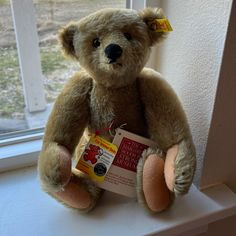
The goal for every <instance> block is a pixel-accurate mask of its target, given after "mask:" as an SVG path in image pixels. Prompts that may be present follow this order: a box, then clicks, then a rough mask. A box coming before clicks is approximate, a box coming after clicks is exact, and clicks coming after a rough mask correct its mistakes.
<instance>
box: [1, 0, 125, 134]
mask: <svg viewBox="0 0 236 236" xmlns="http://www.w3.org/2000/svg"><path fill="white" fill-rule="evenodd" d="M33 3H34V8H35V15H36V21H37V30H38V36H39V46H40V56H41V66H42V71H43V75H44V81H43V82H44V88H45V96H46V101H47V103H48V104H52V103H53V102H54V101H55V98H56V97H57V95H58V94H59V93H60V91H61V90H62V87H63V86H64V84H65V82H66V81H67V80H68V78H69V77H70V76H71V75H72V74H73V73H74V72H75V71H78V70H79V64H78V63H76V62H74V61H71V60H68V59H64V58H63V56H62V54H61V52H60V48H59V46H58V42H57V35H58V30H59V29H60V28H61V27H62V26H65V25H66V24H68V23H69V22H70V21H78V20H79V19H80V18H82V17H84V16H86V15H88V14H89V13H92V12H94V11H97V10H98V9H101V8H107V7H112V8H125V7H126V0H116V1H110V0H101V1H97V0H33ZM25 14H27V12H26V13H25ZM0 35H1V37H0V89H1V93H0V134H2V133H6V132H11V131H16V130H23V129H30V128H38V127H42V126H44V125H45V122H46V120H47V116H48V114H49V112H50V105H49V106H48V108H47V111H43V112H36V113H30V112H28V111H27V107H25V102H24V95H23V88H22V81H21V79H20V72H19V63H18V58H17V50H16V43H15V34H14V27H13V20H12V16H11V7H10V1H9V0H0ZM3 119H4V120H3ZM3 121H4V122H3ZM32 121H33V122H32Z"/></svg>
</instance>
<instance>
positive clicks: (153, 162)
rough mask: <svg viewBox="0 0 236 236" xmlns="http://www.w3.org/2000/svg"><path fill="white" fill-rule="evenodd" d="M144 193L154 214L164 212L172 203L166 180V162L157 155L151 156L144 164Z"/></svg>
mask: <svg viewBox="0 0 236 236" xmlns="http://www.w3.org/2000/svg"><path fill="white" fill-rule="evenodd" d="M143 192H144V196H145V199H146V202H147V205H148V207H149V208H150V210H151V211H153V212H160V211H163V210H164V209H166V208H167V207H168V206H169V204H170V202H171V196H170V192H169V190H168V188H167V186H166V183H165V178H164V160H163V159H161V158H160V157H159V156H158V155H156V154H152V155H150V156H149V157H148V158H147V160H146V162H145V163H144V167H143Z"/></svg>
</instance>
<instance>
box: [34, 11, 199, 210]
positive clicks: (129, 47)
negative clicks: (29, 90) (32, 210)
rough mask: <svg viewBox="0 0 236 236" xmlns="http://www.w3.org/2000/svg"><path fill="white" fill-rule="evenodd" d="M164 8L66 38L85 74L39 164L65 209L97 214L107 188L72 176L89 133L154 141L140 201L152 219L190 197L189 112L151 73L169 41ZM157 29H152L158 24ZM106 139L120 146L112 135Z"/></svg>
mask: <svg viewBox="0 0 236 236" xmlns="http://www.w3.org/2000/svg"><path fill="white" fill-rule="evenodd" d="M162 18H164V16H163V14H162V12H161V11H160V10H157V9H150V8H147V9H144V10H142V11H140V12H137V11H135V10H127V9H104V10H100V11H98V12H95V13H94V14H91V15H89V16H86V17H85V18H83V19H81V20H80V21H79V22H78V23H71V24H69V25H68V26H67V27H65V28H64V29H63V30H62V31H61V32H60V42H61V44H62V48H63V50H64V52H65V54H66V55H67V56H69V57H71V58H73V59H75V60H77V61H78V62H79V63H80V66H81V70H80V71H79V72H78V73H76V74H75V75H74V76H73V77H72V78H71V79H70V80H69V82H68V83H67V85H66V86H65V88H64V89H63V91H62V92H61V94H60V95H59V96H58V98H57V100H56V102H55V105H54V108H53V111H52V113H51V115H50V117H49V120H48V123H47V126H46V131H45V135H44V140H43V147H42V151H41V154H40V157H39V162H38V170H39V176H40V180H41V183H42V187H43V189H44V190H45V191H46V192H48V193H49V194H50V195H51V196H53V197H54V198H56V199H57V200H59V201H60V202H62V203H64V204H65V205H67V206H69V207H72V208H76V209H79V210H81V211H85V212H87V211H89V210H91V209H92V208H93V207H94V206H95V204H96V202H97V200H98V198H99V196H100V195H101V193H102V191H101V189H100V188H99V187H98V186H97V185H96V184H95V183H94V182H93V181H91V180H90V179H89V178H88V177H87V176H86V175H85V174H83V173H79V174H78V173H76V174H75V172H73V171H72V160H71V159H72V156H73V155H74V153H75V149H76V147H77V146H78V143H79V142H80V140H81V138H82V136H83V133H84V131H85V130H86V131H87V132H88V134H93V133H95V132H96V131H97V130H101V129H104V127H108V126H109V125H110V124H111V122H112V121H114V123H113V126H114V127H119V126H120V125H122V124H124V123H126V124H127V125H126V126H125V130H127V131H130V132H132V133H135V134H138V135H141V136H143V137H146V138H149V139H151V140H152V141H154V142H155V143H156V148H148V149H146V150H145V151H144V152H143V155H142V157H141V158H140V161H139V163H138V167H137V198H138V201H139V202H140V203H142V204H143V205H144V206H145V207H146V208H147V209H148V210H149V211H151V212H160V211H162V210H164V209H166V208H167V207H168V206H169V205H170V203H171V201H172V199H173V196H174V195H181V194H185V193H187V192H188V190H189V187H190V185H191V183H192V180H193V175H194V171H195V165H196V159H195V148H194V145H193V142H192V137H191V133H190V129H189V126H188V123H187V119H186V116H185V113H184V111H183V109H182V106H181V104H180V102H179V100H178V98H177V96H176V94H175V93H174V92H173V90H172V88H171V87H170V86H169V85H168V84H167V82H166V81H165V80H164V79H163V78H162V76H161V75H160V74H159V73H158V72H156V71H154V70H152V69H148V68H144V65H145V63H146V62H147V60H148V57H149V54H150V48H151V46H153V45H155V44H156V43H157V42H159V41H160V40H161V39H163V38H164V37H165V33H163V32H157V31H156V26H155V27H153V24H152V23H151V22H153V20H155V19H162ZM150 23H151V24H150ZM102 137H103V138H105V139H107V140H109V141H112V136H111V135H110V133H109V132H104V133H103V134H102Z"/></svg>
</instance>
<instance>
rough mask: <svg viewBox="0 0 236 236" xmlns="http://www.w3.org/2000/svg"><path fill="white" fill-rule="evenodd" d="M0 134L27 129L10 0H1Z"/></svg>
mask: <svg viewBox="0 0 236 236" xmlns="http://www.w3.org/2000/svg"><path fill="white" fill-rule="evenodd" d="M0 91H1V92H0V133H7V132H11V131H15V130H21V129H26V128H27V124H26V122H25V115H24V97H23V88H22V83H21V80H20V70H19V62H18V57H17V49H16V40H15V33H14V26H13V19H12V15H11V6H10V1H9V0H0Z"/></svg>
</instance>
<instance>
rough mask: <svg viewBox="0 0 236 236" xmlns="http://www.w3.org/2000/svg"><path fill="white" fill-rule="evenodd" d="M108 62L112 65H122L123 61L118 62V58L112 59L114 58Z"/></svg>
mask: <svg viewBox="0 0 236 236" xmlns="http://www.w3.org/2000/svg"><path fill="white" fill-rule="evenodd" d="M108 64H110V65H118V66H122V64H121V63H119V62H117V61H116V60H112V59H110V60H109V61H108Z"/></svg>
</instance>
